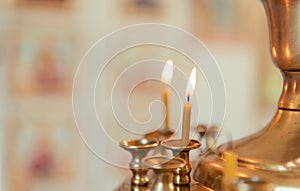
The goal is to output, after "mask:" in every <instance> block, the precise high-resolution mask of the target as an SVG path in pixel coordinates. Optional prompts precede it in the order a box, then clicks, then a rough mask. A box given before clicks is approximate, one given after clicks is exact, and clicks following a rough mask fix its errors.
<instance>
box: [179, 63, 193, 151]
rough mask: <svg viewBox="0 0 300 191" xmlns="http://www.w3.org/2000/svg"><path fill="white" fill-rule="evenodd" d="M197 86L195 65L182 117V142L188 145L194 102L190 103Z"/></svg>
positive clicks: (187, 89) (188, 85)
mask: <svg viewBox="0 0 300 191" xmlns="http://www.w3.org/2000/svg"><path fill="white" fill-rule="evenodd" d="M195 86H196V68H195V67H194V68H193V70H192V72H191V74H190V77H189V81H188V84H187V87H186V95H187V103H185V104H184V107H183V119H182V144H183V145H188V144H189V142H190V124H191V110H192V104H190V98H191V96H192V95H193V93H194V90H195Z"/></svg>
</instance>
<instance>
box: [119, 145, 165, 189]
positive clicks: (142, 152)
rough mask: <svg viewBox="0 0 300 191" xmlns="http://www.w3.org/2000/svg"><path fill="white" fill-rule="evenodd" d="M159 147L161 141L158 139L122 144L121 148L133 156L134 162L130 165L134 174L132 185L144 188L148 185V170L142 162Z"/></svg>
mask: <svg viewBox="0 0 300 191" xmlns="http://www.w3.org/2000/svg"><path fill="white" fill-rule="evenodd" d="M158 145H159V141H158V140H157V139H136V140H128V141H122V142H120V146H121V147H122V148H123V149H125V150H127V151H129V152H130V153H131V155H132V160H131V162H130V164H129V167H130V170H131V171H132V173H133V176H132V178H131V184H132V185H137V186H144V185H147V184H148V182H149V178H148V177H147V171H148V169H147V168H145V167H144V166H143V165H142V162H141V161H142V159H143V158H144V157H145V156H146V155H147V153H148V152H149V151H150V150H151V149H154V148H155V147H157V146H158Z"/></svg>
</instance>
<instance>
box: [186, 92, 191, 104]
mask: <svg viewBox="0 0 300 191" xmlns="http://www.w3.org/2000/svg"><path fill="white" fill-rule="evenodd" d="M186 100H187V102H190V92H189V93H188V96H187V98H186Z"/></svg>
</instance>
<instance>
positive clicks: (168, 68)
mask: <svg viewBox="0 0 300 191" xmlns="http://www.w3.org/2000/svg"><path fill="white" fill-rule="evenodd" d="M172 76H173V61H172V60H167V61H166V64H165V67H164V69H163V71H162V74H161V80H162V81H163V82H164V83H165V84H169V83H170V82H171V80H172ZM162 95H163V96H162V97H163V102H164V105H165V120H164V122H165V129H166V130H169V88H168V87H164V89H163V93H162Z"/></svg>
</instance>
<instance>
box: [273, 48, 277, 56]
mask: <svg viewBox="0 0 300 191" xmlns="http://www.w3.org/2000/svg"><path fill="white" fill-rule="evenodd" d="M272 53H273V56H274V57H275V58H277V52H276V49H275V47H274V46H273V47H272Z"/></svg>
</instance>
